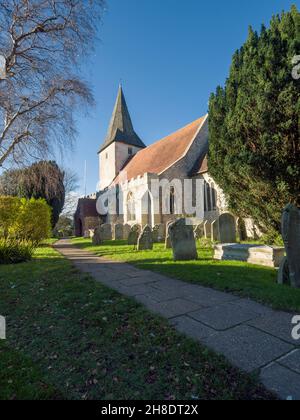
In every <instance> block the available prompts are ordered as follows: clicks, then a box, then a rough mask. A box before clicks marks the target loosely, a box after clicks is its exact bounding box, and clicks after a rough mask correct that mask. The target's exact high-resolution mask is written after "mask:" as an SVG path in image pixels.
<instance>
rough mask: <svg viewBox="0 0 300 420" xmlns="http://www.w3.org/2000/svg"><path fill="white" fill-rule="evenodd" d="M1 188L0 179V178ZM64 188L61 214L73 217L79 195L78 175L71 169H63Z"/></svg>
mask: <svg viewBox="0 0 300 420" xmlns="http://www.w3.org/2000/svg"><path fill="white" fill-rule="evenodd" d="M0 186H1V177H0ZM64 187H65V193H66V197H65V205H64V208H63V214H64V215H65V216H68V217H71V218H72V217H73V215H74V213H75V210H76V206H77V203H78V198H79V194H78V193H77V191H78V188H79V179H78V175H77V174H76V173H75V172H74V171H72V170H71V169H64Z"/></svg>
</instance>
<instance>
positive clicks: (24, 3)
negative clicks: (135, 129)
mask: <svg viewBox="0 0 300 420" xmlns="http://www.w3.org/2000/svg"><path fill="white" fill-rule="evenodd" d="M103 10H104V2H103V0H1V2H0V54H1V55H2V56H3V57H4V58H5V75H6V77H5V78H2V79H0V166H2V165H3V163H4V162H5V161H7V160H8V159H9V160H10V159H14V160H15V161H16V162H19V163H24V162H26V158H36V157H42V158H45V155H47V154H48V153H49V151H52V150H53V147H54V146H60V147H64V146H66V145H70V143H71V142H72V140H73V139H74V135H75V125H74V110H75V109H76V107H78V106H80V107H82V106H83V105H88V104H91V103H92V102H93V97H92V94H91V91H90V89H89V88H88V86H87V85H86V83H85V82H84V81H82V80H81V78H80V76H79V71H78V68H79V66H80V64H82V62H84V60H85V58H86V56H87V53H90V52H91V51H92V48H93V45H94V40H95V38H96V36H97V30H98V26H99V22H100V20H101V16H102V13H103ZM0 77H1V76H0Z"/></svg>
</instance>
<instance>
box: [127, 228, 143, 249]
mask: <svg viewBox="0 0 300 420" xmlns="http://www.w3.org/2000/svg"><path fill="white" fill-rule="evenodd" d="M140 230H141V228H140V226H139V225H133V226H132V228H131V229H130V232H129V235H128V245H137V242H138V238H139V235H140Z"/></svg>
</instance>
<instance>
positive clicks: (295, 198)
mask: <svg viewBox="0 0 300 420" xmlns="http://www.w3.org/2000/svg"><path fill="white" fill-rule="evenodd" d="M296 55H300V14H299V12H298V10H297V8H296V6H293V7H292V9H291V11H290V12H287V13H284V12H283V13H282V14H281V16H274V17H273V18H272V20H271V24H270V28H269V29H267V28H266V27H264V26H262V28H261V31H260V33H259V34H258V33H257V32H255V31H253V29H252V28H250V29H249V36H248V39H247V41H246V43H245V44H244V45H243V46H242V48H241V49H240V50H239V51H237V52H236V53H235V54H234V56H233V60H232V65H231V69H230V74H229V78H228V79H227V81H226V84H225V87H224V88H222V87H218V88H217V91H216V93H215V94H212V95H211V98H210V106H209V133H210V151H209V168H210V173H211V175H212V176H213V177H214V178H215V180H216V182H217V183H218V184H219V185H220V187H222V188H223V190H224V192H225V195H226V197H227V199H228V203H229V207H230V208H231V210H232V211H233V212H235V213H236V214H237V215H239V216H242V217H252V218H254V220H255V221H256V222H257V223H258V224H259V225H260V226H261V227H262V228H263V229H266V230H269V231H274V230H276V231H279V229H280V219H281V211H282V209H283V208H284V206H285V205H286V204H287V203H288V202H292V203H295V204H296V205H298V206H300V142H299V134H300V80H295V79H294V78H293V77H292V69H293V67H294V64H293V57H294V56H296Z"/></svg>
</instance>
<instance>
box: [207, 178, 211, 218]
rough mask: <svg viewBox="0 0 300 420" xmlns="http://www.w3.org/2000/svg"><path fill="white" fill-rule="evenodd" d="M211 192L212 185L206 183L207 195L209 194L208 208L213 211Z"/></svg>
mask: <svg viewBox="0 0 300 420" xmlns="http://www.w3.org/2000/svg"><path fill="white" fill-rule="evenodd" d="M210 192H211V188H210V185H209V184H208V183H207V184H206V195H207V210H208V211H211V210H212V208H211V195H210Z"/></svg>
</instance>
